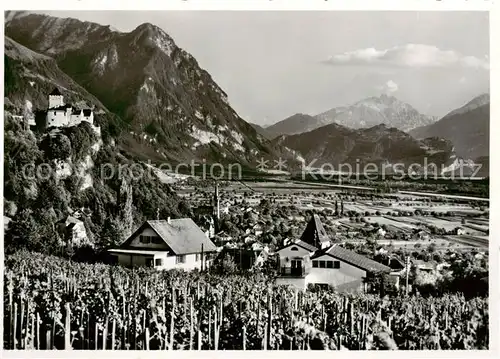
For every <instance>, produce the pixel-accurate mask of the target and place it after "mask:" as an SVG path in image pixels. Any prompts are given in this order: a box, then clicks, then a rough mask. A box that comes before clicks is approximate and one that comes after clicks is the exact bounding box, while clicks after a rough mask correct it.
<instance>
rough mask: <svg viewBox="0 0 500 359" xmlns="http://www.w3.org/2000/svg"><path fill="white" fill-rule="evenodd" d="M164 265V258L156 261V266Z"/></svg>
mask: <svg viewBox="0 0 500 359" xmlns="http://www.w3.org/2000/svg"><path fill="white" fill-rule="evenodd" d="M162 265H163V259H162V258H156V259H155V266H156V267H159V266H162Z"/></svg>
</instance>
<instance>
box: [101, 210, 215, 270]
mask: <svg viewBox="0 0 500 359" xmlns="http://www.w3.org/2000/svg"><path fill="white" fill-rule="evenodd" d="M216 250H217V249H216V247H215V245H214V244H213V243H212V241H211V240H210V239H209V238H208V237H207V236H206V234H205V233H203V231H202V230H201V229H200V228H199V227H198V226H197V225H196V224H195V223H194V222H193V220H192V219H190V218H182V219H168V220H151V221H146V222H145V223H144V224H143V225H142V226H140V227H139V228H138V229H137V230H136V231H135V232H134V233H133V234H132V235H131V236H130V237H129V238H128V239H127V240H125V241H124V242H123V243H122V244H121V245H120V247H119V248H116V249H111V250H109V253H110V254H111V255H113V256H114V257H115V259H116V261H117V263H118V264H121V265H124V266H130V267H134V266H150V267H154V268H156V269H184V270H192V269H195V268H198V269H200V270H201V269H206V268H208V267H209V266H210V259H209V257H210V254H211V253H214V252H216Z"/></svg>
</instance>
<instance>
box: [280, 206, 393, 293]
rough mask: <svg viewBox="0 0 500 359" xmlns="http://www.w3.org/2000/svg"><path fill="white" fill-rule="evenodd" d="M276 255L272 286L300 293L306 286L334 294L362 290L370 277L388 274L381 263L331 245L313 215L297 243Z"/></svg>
mask: <svg viewBox="0 0 500 359" xmlns="http://www.w3.org/2000/svg"><path fill="white" fill-rule="evenodd" d="M314 244H316V245H314ZM276 253H277V254H278V258H279V259H278V278H277V279H276V284H283V285H292V286H295V287H297V288H299V289H302V290H305V289H306V288H307V285H308V284H324V285H329V286H333V287H334V288H335V289H336V290H338V291H356V290H363V289H364V279H365V278H367V277H368V276H370V275H371V274H376V273H387V274H389V273H390V272H391V268H389V267H387V266H385V265H383V264H382V263H379V262H376V261H374V260H372V259H369V258H367V257H365V256H362V255H360V254H358V253H356V252H353V251H351V250H348V249H345V248H343V247H341V246H340V245H338V244H333V242H332V240H331V239H330V238H329V236H328V235H327V233H326V231H324V228H323V225H322V224H321V220H320V219H319V217H318V216H317V215H315V216H313V217H312V218H311V220H310V221H309V223H308V224H307V226H306V229H305V230H304V233H303V234H302V236H301V238H300V239H296V240H293V241H288V242H287V243H285V245H284V246H283V247H282V248H281V249H279V250H278V251H277V252H276Z"/></svg>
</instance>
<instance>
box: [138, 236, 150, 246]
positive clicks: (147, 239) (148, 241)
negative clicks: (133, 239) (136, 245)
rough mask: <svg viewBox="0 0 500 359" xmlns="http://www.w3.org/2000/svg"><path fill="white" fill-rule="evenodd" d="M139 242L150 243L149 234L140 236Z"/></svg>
mask: <svg viewBox="0 0 500 359" xmlns="http://www.w3.org/2000/svg"><path fill="white" fill-rule="evenodd" d="M139 242H141V243H144V244H149V243H151V237H150V236H140V237H139Z"/></svg>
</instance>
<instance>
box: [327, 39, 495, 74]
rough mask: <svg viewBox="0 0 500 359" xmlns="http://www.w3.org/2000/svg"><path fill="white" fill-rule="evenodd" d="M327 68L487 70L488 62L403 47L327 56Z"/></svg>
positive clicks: (417, 46) (414, 46) (425, 48)
mask: <svg viewBox="0 0 500 359" xmlns="http://www.w3.org/2000/svg"><path fill="white" fill-rule="evenodd" d="M323 63H325V64H327V65H333V66H347V65H365V66H366V65H368V66H389V67H409V68H429V67H464V68H475V69H484V70H489V68H490V66H489V58H488V56H485V58H484V59H480V58H477V57H474V56H463V55H461V54H460V53H458V52H456V51H453V50H441V49H439V48H437V47H436V46H431V45H423V44H406V45H403V46H395V47H392V48H389V49H385V50H377V49H374V48H368V49H358V50H355V51H349V52H344V53H342V54H337V55H333V56H331V57H330V58H329V59H327V60H325V61H323Z"/></svg>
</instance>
